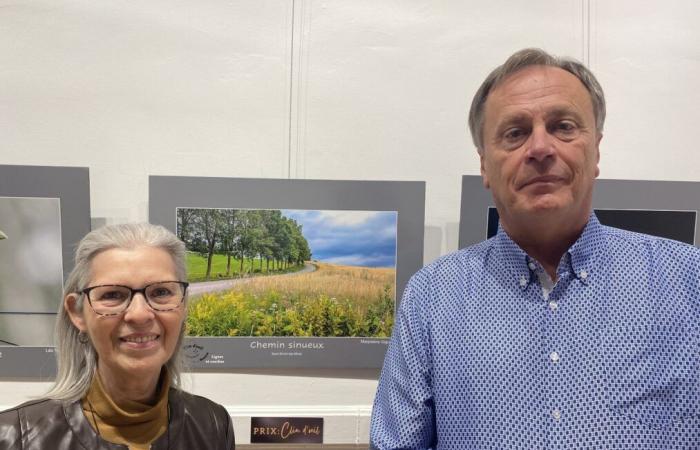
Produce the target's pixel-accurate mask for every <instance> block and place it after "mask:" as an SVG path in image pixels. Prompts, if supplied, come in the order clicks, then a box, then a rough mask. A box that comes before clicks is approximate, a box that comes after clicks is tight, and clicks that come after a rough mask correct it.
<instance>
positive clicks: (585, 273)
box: [579, 270, 588, 280]
mask: <svg viewBox="0 0 700 450" xmlns="http://www.w3.org/2000/svg"><path fill="white" fill-rule="evenodd" d="M579 275H580V276H581V279H583V280H585V279H586V278H588V272H586V271H585V270H582V271H581V272H579Z"/></svg>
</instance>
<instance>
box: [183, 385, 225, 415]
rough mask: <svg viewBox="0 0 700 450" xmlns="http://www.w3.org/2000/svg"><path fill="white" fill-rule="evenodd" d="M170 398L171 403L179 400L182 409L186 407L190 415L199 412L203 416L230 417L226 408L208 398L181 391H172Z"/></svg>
mask: <svg viewBox="0 0 700 450" xmlns="http://www.w3.org/2000/svg"><path fill="white" fill-rule="evenodd" d="M169 396H170V399H171V401H172V400H173V399H175V398H176V399H178V401H179V402H181V404H182V407H184V408H185V410H186V411H187V412H188V413H194V412H197V413H199V414H203V415H204V414H214V415H218V416H221V415H225V416H226V417H228V412H227V411H226V408H224V407H223V406H221V405H220V404H218V403H216V402H214V401H212V400H209V399H208V398H206V397H202V396H200V395H195V394H191V393H189V392H186V391H183V390H180V389H170V393H169Z"/></svg>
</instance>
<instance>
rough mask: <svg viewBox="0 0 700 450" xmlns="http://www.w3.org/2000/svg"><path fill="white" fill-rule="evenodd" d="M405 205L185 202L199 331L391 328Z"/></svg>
mask: <svg viewBox="0 0 700 450" xmlns="http://www.w3.org/2000/svg"><path fill="white" fill-rule="evenodd" d="M396 232H397V213H396V212H395V211H335V210H287V209H214V208H177V235H178V237H179V238H180V239H182V241H183V242H185V245H186V247H187V268H188V281H189V282H190V283H191V284H190V287H189V290H188V292H189V305H188V309H189V316H188V319H187V334H188V335H189V336H261V337H264V336H299V337H301V336H314V337H389V336H390V335H391V329H392V327H393V324H394V305H395V296H396Z"/></svg>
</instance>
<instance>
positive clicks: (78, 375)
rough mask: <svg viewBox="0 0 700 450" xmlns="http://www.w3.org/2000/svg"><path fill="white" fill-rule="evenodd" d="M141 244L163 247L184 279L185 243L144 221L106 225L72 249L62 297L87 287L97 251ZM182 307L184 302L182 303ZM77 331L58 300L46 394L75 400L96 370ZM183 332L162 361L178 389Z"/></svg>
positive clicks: (79, 305)
mask: <svg viewBox="0 0 700 450" xmlns="http://www.w3.org/2000/svg"><path fill="white" fill-rule="evenodd" d="M141 246H147V247H156V248H160V249H162V250H165V251H166V252H167V253H168V254H169V255H170V257H171V258H172V260H173V263H174V265H175V271H176V273H175V275H176V276H177V277H178V280H180V281H186V279H187V266H186V260H185V255H186V254H185V244H183V243H182V241H181V240H180V239H178V238H177V237H176V236H175V235H174V234H173V233H171V232H170V231H168V230H167V229H166V228H164V227H162V226H160V225H151V224H148V223H137V224H121V225H108V226H104V227H101V228H98V229H96V230H94V231H91V232H90V233H88V234H87V235H85V237H84V238H83V239H82V240H81V241H80V243H79V244H78V248H77V249H76V251H75V267H73V270H72V271H71V273H70V275H69V276H68V280H67V281H66V284H65V286H64V294H63V295H64V296H65V295H68V294H71V293H79V292H80V291H81V290H83V289H85V288H86V287H87V284H88V283H89V282H90V277H91V263H92V260H93V259H94V258H95V256H97V254H99V253H101V252H104V251H106V250H110V249H113V248H125V249H131V248H136V247H141ZM84 297H85V295H84V294H80V295H79V296H78V301H77V302H76V307H77V309H78V310H81V311H82V308H83V307H84V305H85V301H84V300H85V298H84ZM183 307H184V308H186V307H187V304H186V302H185V304H184V305H183ZM78 334H79V330H78V329H77V328H76V327H75V326H74V325H73V323H72V322H71V320H70V317H69V316H68V312H67V311H66V310H65V308H64V307H63V302H61V304H60V306H59V308H58V317H57V318H56V330H55V340H56V342H55V344H56V359H57V364H58V372H57V374H56V380H55V382H54V385H53V387H52V388H51V390H50V391H49V392H48V393H47V397H49V398H53V399H56V400H65V401H76V400H79V399H81V398H82V397H83V396H85V395H86V393H87V391H88V389H89V388H90V384H91V383H92V379H93V377H94V375H95V372H96V370H97V353H96V352H95V348H94V347H93V346H92V343H91V342H89V341H88V342H85V343H82V342H80V340H79V338H78ZM184 334H185V327H184V326H183V327H182V330H181V331H180V336H179V338H178V342H177V346H176V347H175V352H174V353H173V355H172V357H171V358H170V360H169V361H168V362H167V363H166V367H167V368H168V374H169V376H170V382H171V386H173V387H175V388H180V375H181V371H182V361H181V358H180V347H181V346H182V340H183V338H184Z"/></svg>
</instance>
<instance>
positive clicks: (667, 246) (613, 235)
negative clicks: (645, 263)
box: [603, 226, 700, 262]
mask: <svg viewBox="0 0 700 450" xmlns="http://www.w3.org/2000/svg"><path fill="white" fill-rule="evenodd" d="M603 230H604V232H605V235H606V237H607V241H608V245H610V246H612V247H613V248H611V250H612V251H614V250H618V251H621V252H624V251H628V250H637V251H641V252H644V253H645V254H647V255H649V256H652V257H655V258H663V257H672V258H681V259H690V260H695V261H698V262H700V249H699V248H697V247H695V246H693V245H690V244H687V243H685V242H680V241H676V240H673V239H667V238H662V237H658V236H653V235H650V234H644V233H637V232H634V231H628V230H623V229H621V228H614V227H609V226H603Z"/></svg>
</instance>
